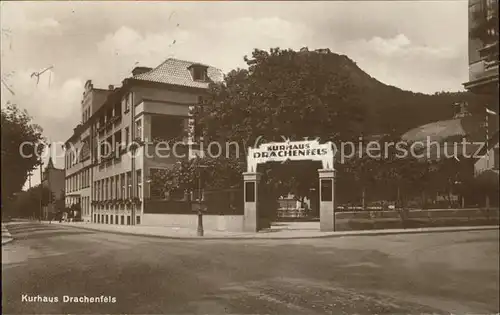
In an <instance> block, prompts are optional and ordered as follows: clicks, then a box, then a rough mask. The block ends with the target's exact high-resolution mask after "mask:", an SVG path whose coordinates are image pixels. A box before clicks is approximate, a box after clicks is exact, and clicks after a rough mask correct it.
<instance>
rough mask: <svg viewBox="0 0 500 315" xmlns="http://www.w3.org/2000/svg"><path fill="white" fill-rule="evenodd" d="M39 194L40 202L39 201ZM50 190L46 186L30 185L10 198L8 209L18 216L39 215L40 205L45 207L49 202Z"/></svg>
mask: <svg viewBox="0 0 500 315" xmlns="http://www.w3.org/2000/svg"><path fill="white" fill-rule="evenodd" d="M40 196H41V198H42V199H41V203H40ZM50 197H51V192H50V190H49V188H48V187H46V186H42V188H41V189H40V185H37V186H34V187H31V188H30V189H28V190H26V191H21V192H19V193H16V195H15V198H14V199H13V200H12V203H11V205H10V207H9V208H10V210H11V211H12V214H13V215H15V216H19V217H39V216H40V211H41V209H40V206H42V207H45V206H47V205H48V204H49V203H50Z"/></svg>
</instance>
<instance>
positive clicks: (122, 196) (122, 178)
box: [120, 174, 127, 199]
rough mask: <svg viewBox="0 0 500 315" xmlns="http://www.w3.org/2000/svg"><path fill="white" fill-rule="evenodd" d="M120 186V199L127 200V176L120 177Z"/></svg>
mask: <svg viewBox="0 0 500 315" xmlns="http://www.w3.org/2000/svg"><path fill="white" fill-rule="evenodd" d="M120 185H121V195H120V198H122V199H125V198H126V197H127V196H126V194H125V192H126V190H125V175H124V174H121V175H120Z"/></svg>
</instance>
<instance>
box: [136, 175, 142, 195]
mask: <svg viewBox="0 0 500 315" xmlns="http://www.w3.org/2000/svg"><path fill="white" fill-rule="evenodd" d="M136 174H137V191H136V197H137V198H142V178H141V177H142V176H141V175H142V174H141V170H138V171H137V172H136Z"/></svg>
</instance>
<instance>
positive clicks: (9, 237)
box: [2, 223, 14, 245]
mask: <svg viewBox="0 0 500 315" xmlns="http://www.w3.org/2000/svg"><path fill="white" fill-rule="evenodd" d="M13 240H14V239H13V238H12V235H10V233H9V230H7V228H6V227H5V224H3V223H2V245H4V244H7V243H9V242H12V241H13Z"/></svg>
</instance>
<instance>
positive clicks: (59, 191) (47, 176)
mask: <svg viewBox="0 0 500 315" xmlns="http://www.w3.org/2000/svg"><path fill="white" fill-rule="evenodd" d="M42 186H44V187H47V188H48V189H49V191H50V197H49V203H48V204H47V205H46V206H44V207H43V208H42V211H43V215H42V217H43V219H45V220H47V219H50V218H51V217H54V215H55V214H56V213H57V211H58V209H56V204H57V201H58V200H61V198H62V196H63V195H64V170H63V169H58V168H55V167H54V162H53V161H52V157H50V158H49V162H48V163H47V166H46V167H45V170H44V171H43V174H42Z"/></svg>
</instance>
